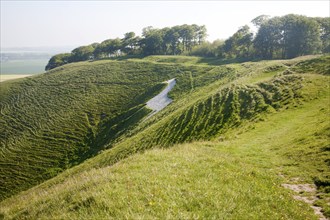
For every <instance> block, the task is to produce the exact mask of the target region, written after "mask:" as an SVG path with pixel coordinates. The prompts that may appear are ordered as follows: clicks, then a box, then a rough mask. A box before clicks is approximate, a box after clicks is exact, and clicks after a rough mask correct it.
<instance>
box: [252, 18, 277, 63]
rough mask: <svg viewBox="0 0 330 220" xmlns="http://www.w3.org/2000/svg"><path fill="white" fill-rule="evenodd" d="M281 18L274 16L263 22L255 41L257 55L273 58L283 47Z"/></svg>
mask: <svg viewBox="0 0 330 220" xmlns="http://www.w3.org/2000/svg"><path fill="white" fill-rule="evenodd" d="M281 22H282V21H281V19H280V18H279V17H274V18H272V19H269V20H267V21H265V22H263V23H262V24H261V25H260V27H259V30H258V32H257V34H256V37H255V39H254V41H253V45H254V48H255V50H256V55H257V56H258V57H261V58H265V59H273V58H274V57H275V56H276V54H277V53H278V52H280V49H281V41H282V30H281V28H280V27H281V25H282V24H281Z"/></svg>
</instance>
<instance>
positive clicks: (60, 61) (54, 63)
mask: <svg viewBox="0 0 330 220" xmlns="http://www.w3.org/2000/svg"><path fill="white" fill-rule="evenodd" d="M70 59H71V53H61V54H57V55H55V56H52V58H50V60H49V61H48V64H47V65H46V67H45V70H46V71H47V70H51V69H54V68H56V67H59V66H62V65H64V64H67V63H69V61H70Z"/></svg>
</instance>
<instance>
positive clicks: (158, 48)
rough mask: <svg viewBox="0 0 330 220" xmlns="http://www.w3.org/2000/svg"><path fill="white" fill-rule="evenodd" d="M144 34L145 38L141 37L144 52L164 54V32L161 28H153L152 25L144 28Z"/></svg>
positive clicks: (147, 53) (145, 53)
mask: <svg viewBox="0 0 330 220" xmlns="http://www.w3.org/2000/svg"><path fill="white" fill-rule="evenodd" d="M142 35H143V36H144V38H143V39H141V41H140V42H141V48H142V53H143V54H144V55H156V54H157V55H159V54H164V51H163V42H164V40H163V39H164V33H163V32H162V31H161V30H159V29H153V28H152V27H147V29H143V33H142Z"/></svg>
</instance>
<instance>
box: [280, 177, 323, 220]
mask: <svg viewBox="0 0 330 220" xmlns="http://www.w3.org/2000/svg"><path fill="white" fill-rule="evenodd" d="M282 186H283V187H284V188H287V189H290V190H292V191H294V192H296V193H299V194H300V195H294V196H293V198H294V199H295V200H299V201H302V202H305V203H307V204H309V205H310V207H311V208H312V209H313V210H314V212H315V214H316V215H318V216H319V219H320V220H327V218H326V217H325V216H324V215H323V213H322V208H321V207H318V206H315V205H313V204H314V203H315V201H317V200H318V198H317V196H316V186H315V185H314V184H287V183H284V184H282ZM303 193H308V194H310V195H304V194H303Z"/></svg>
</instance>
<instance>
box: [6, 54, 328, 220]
mask: <svg viewBox="0 0 330 220" xmlns="http://www.w3.org/2000/svg"><path fill="white" fill-rule="evenodd" d="M181 58H182V59H188V58H185V57H181ZM181 58H180V59H181ZM314 58H315V57H305V58H298V59H294V60H289V61H280V60H279V61H261V62H247V63H241V64H229V65H221V66H212V65H199V64H196V63H189V62H190V61H189V59H191V58H189V59H188V61H187V62H188V63H187V62H186V63H183V64H178V63H176V62H177V61H176V60H169V61H166V62H158V61H157V62H154V61H147V60H146V58H144V59H142V60H123V61H108V60H104V61H96V62H82V63H75V64H69V65H66V66H63V67H60V68H57V69H54V70H52V71H50V72H49V73H48V74H45V75H40V76H36V77H32V78H28V79H20V80H17V81H13V82H10V81H9V82H7V83H2V84H1V118H0V119H1V124H3V125H4V126H2V127H3V129H2V130H1V135H2V136H1V144H2V146H1V157H0V163H1V168H0V175H2V177H4V178H1V181H2V182H1V184H0V187H2V188H0V189H1V190H2V191H1V192H2V195H3V198H4V197H8V196H9V195H13V194H16V193H17V192H19V191H21V190H23V189H27V188H29V187H31V186H33V185H36V184H38V183H40V182H43V181H44V180H45V179H47V178H50V177H52V176H55V175H56V174H58V172H60V171H63V170H65V169H67V168H70V167H71V166H73V165H78V164H80V165H78V166H75V167H73V168H71V169H69V170H67V171H65V172H63V173H62V174H60V175H58V176H57V177H56V178H53V179H51V180H50V181H47V182H45V183H43V184H41V185H40V186H37V187H36V188H32V189H31V190H29V191H27V192H24V193H21V194H19V195H17V196H14V197H12V198H11V199H7V200H4V201H3V202H2V203H1V206H0V207H4V208H2V209H0V210H1V211H0V212H2V213H3V214H4V216H6V217H10V218H11V217H15V216H16V217H17V218H25V217H26V218H37V217H38V218H49V217H58V218H84V217H86V216H87V215H89V216H91V217H92V218H95V219H97V218H105V217H109V216H111V217H113V218H154V217H157V218H226V219H227V218H232V219H235V218H245V216H246V219H247V218H269V217H270V216H273V217H274V218H275V219H280V218H285V219H306V218H307V219H311V218H313V217H315V216H314V215H313V212H312V211H311V210H310V209H308V208H307V205H306V204H302V203H300V202H293V200H292V198H291V197H290V196H289V194H290V192H288V191H287V190H285V189H283V188H281V187H280V183H281V182H285V181H289V180H290V178H293V177H299V178H300V181H301V182H310V183H315V184H316V185H317V186H318V194H319V197H320V198H321V199H320V200H319V201H318V202H317V203H318V204H317V205H319V206H321V207H323V209H324V211H325V214H326V215H328V216H329V215H330V214H329V206H328V205H327V203H328V202H329V201H328V200H329V191H328V190H329V179H330V175H329V165H328V158H329V157H330V155H329V150H328V149H329V146H328V140H329V121H328V119H327V116H328V115H329V92H328V91H329V79H328V77H329V76H327V70H328V67H327V60H328V59H329V57H321V58H316V59H314ZM147 59H154V58H153V57H150V58H147ZM166 59H170V57H166ZM175 59H177V57H175ZM313 59H314V60H313ZM319 60H322V61H319ZM306 66H308V68H307V67H306ZM305 67H306V68H305ZM313 68H314V69H315V70H317V71H315V73H321V74H323V75H321V74H315V73H314V72H313V71H312V70H313ZM173 77H175V78H176V79H177V85H176V86H175V87H174V89H173V91H172V92H171V93H170V96H171V98H173V99H174V102H173V103H172V104H171V105H169V106H168V107H167V108H165V109H164V110H163V111H161V112H159V113H158V114H156V115H155V116H153V117H152V118H150V119H148V120H141V119H142V118H143V117H144V116H146V115H147V114H148V112H149V111H148V110H147V109H146V108H143V106H144V103H145V102H146V101H147V100H148V99H149V98H151V97H152V96H154V95H155V94H157V93H158V92H159V91H160V90H161V89H162V88H163V87H164V84H162V83H161V82H163V81H165V80H168V79H170V78H173ZM52 115H53V117H51V116H52ZM306 119H310V120H308V122H306ZM46 125H47V127H46ZM45 127H46V129H45ZM42 132H44V133H42ZM17 134H19V135H17ZM46 134H47V135H46ZM205 140H209V142H205ZM197 141H199V142H197ZM185 142H186V143H187V142H188V143H191V144H185V145H179V146H177V145H176V144H180V143H185ZM174 145H175V146H174ZM48 146H49V147H48ZM171 146H174V147H173V148H171V149H168V150H153V151H146V150H149V149H152V148H159V147H171ZM143 152H145V153H144V154H143ZM96 154H98V155H97V156H95V155H96ZM135 154H137V155H136V156H133V155H135ZM166 155H167V156H166ZM92 156H94V157H92ZM91 157H92V158H91ZM189 157H191V158H192V159H191V160H190V159H189ZM17 158H20V161H17ZM87 158H90V159H88V160H86V159H87ZM125 158H126V159H125ZM136 158H137V159H136ZM85 160H86V161H85ZM83 161H85V162H83ZM194 161H196V163H194ZM166 164H167V165H166ZM171 164H178V166H179V167H181V168H182V169H176V170H175V173H176V174H175V175H176V176H177V177H178V178H177V179H176V178H174V179H172V178H171V177H172V176H173V175H170V174H173V172H174V171H173V170H172V171H171V170H167V168H166V167H168V166H171ZM221 164H222V165H223V166H222V165H221ZM213 167H214V170H213ZM206 168H207V169H206ZM153 169H156V171H155V172H149V171H150V170H153ZM171 172H172V173H171ZM116 173H118V175H117V174H116ZM279 173H281V174H284V176H285V178H286V179H281V178H280V177H279V176H278V174H279ZM152 175H155V177H156V178H155V179H153V177H152ZM185 175H186V176H185ZM249 175H250V176H251V178H250V176H249ZM199 176H200V177H201V178H197V177H199ZM227 176H228V180H226V178H224V177H227ZM181 177H182V178H181ZM183 177H186V178H183ZM220 177H221V178H220ZM84 178H86V179H84ZM129 178H131V180H132V182H133V183H134V187H133V188H132V189H129V192H132V198H134V199H133V200H129V199H128V197H127V191H128V188H127V186H128V185H129V181H128V182H127V179H129ZM149 180H150V181H149ZM225 180H226V181H225ZM235 181H237V182H235ZM251 182H252V183H251ZM127 184H128V185H127ZM251 184H252V185H251ZM157 185H160V186H164V187H160V188H157ZM172 185H173V187H171V186H172ZM155 187H156V188H155ZM258 187H259V188H260V189H259V188H258ZM152 189H154V190H156V189H157V190H158V191H159V193H160V194H159V197H157V198H155V199H157V200H156V201H154V200H152V197H148V195H149V194H150V193H151V192H152V191H150V190H152ZM176 189H178V190H176ZM190 189H191V193H190ZM219 189H223V191H221V190H220V191H219ZM157 190H156V191H157ZM171 191H172V193H171ZM259 191H260V192H259ZM182 192H186V193H187V194H183V193H182ZM258 193H259V194H258ZM199 194H202V195H204V197H203V196H202V197H199V196H198V195H199ZM40 195H43V196H40ZM213 195H219V196H218V197H215V196H213ZM247 195H249V196H247ZM171 196H173V197H171ZM215 198H218V199H215ZM228 199H229V200H228ZM230 199H231V200H230ZM25 200H27V201H29V203H25V202H24V201H25ZM13 201H15V204H14V202H13ZM17 201H18V202H17ZM128 201H129V202H130V203H127V202H128ZM148 204H149V205H148ZM155 204H157V205H155ZM239 204H243V205H242V206H239ZM208 207H210V208H208ZM221 207H223V208H221ZM256 207H260V209H256ZM253 209H256V210H253ZM279 210H283V211H279Z"/></svg>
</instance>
